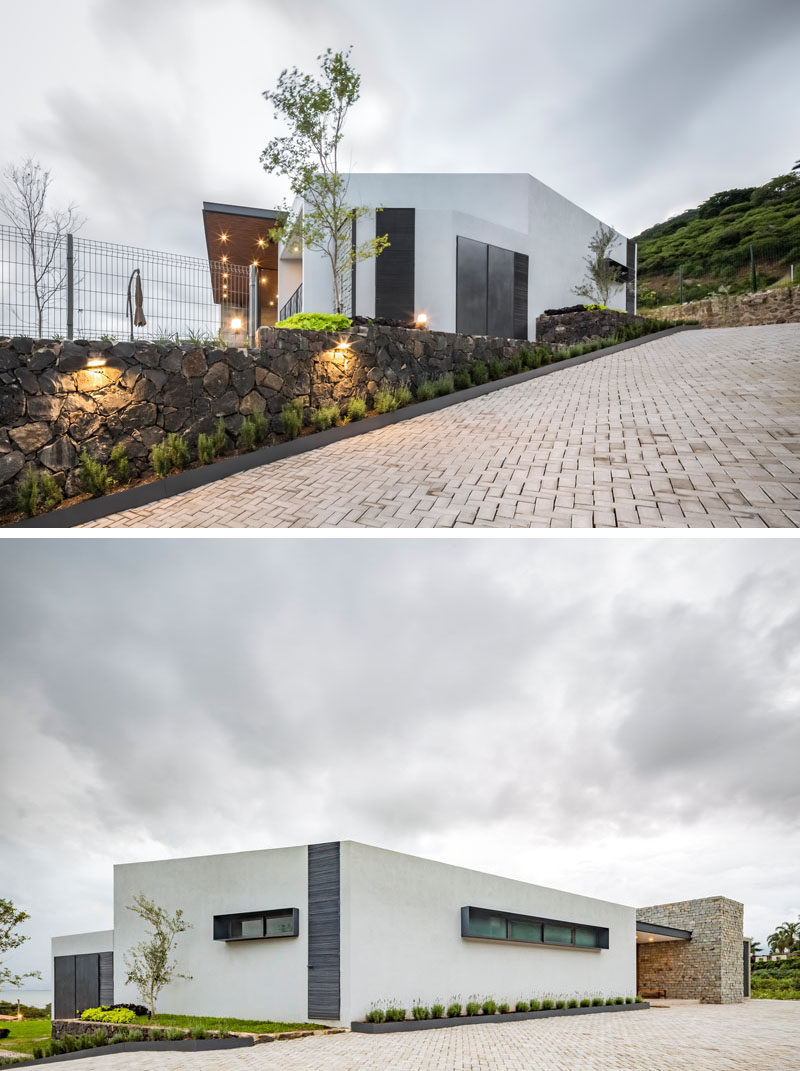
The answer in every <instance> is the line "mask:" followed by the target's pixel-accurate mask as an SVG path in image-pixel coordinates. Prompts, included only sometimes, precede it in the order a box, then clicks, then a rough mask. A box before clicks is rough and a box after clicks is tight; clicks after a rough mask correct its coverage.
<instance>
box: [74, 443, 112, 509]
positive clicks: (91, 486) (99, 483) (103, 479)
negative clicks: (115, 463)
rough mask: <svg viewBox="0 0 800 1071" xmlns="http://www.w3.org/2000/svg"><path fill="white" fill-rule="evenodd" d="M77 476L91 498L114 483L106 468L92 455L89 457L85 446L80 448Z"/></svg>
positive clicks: (98, 495) (100, 493)
mask: <svg viewBox="0 0 800 1071" xmlns="http://www.w3.org/2000/svg"><path fill="white" fill-rule="evenodd" d="M78 477H79V479H80V481H81V487H82V488H83V489H84V491H86V492H88V494H90V495H91V496H92V498H100V497H101V495H104V494H105V493H106V491H108V490H110V489H111V487H113V485H114V481H113V480H112V479H111V477H110V476H109V475H108V468H107V467H106V466H105V465H103V464H101V463H100V462H99V461H96V460H95V459H94V458H93V457H89V454H88V453H87V451H86V448H85V447H84V449H83V450H81V456H80V461H79V464H78Z"/></svg>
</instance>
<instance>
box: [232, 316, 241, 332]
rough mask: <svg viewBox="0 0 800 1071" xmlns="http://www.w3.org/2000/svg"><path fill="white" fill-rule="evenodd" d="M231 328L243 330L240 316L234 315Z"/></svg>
mask: <svg viewBox="0 0 800 1071" xmlns="http://www.w3.org/2000/svg"><path fill="white" fill-rule="evenodd" d="M231 328H232V329H233V330H234V331H241V330H242V321H241V320H240V319H239V317H238V316H234V318H233V319H232V320H231Z"/></svg>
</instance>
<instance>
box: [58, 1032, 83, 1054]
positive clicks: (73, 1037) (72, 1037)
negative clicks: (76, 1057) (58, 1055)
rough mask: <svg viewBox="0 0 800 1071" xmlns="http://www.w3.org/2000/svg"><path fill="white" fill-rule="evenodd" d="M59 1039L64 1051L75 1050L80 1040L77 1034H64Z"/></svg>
mask: <svg viewBox="0 0 800 1071" xmlns="http://www.w3.org/2000/svg"><path fill="white" fill-rule="evenodd" d="M61 1041H62V1042H63V1044H64V1052H77V1051H78V1049H79V1048H80V1040H79V1038H78V1035H77V1034H65V1035H64V1036H63V1038H62V1039H61Z"/></svg>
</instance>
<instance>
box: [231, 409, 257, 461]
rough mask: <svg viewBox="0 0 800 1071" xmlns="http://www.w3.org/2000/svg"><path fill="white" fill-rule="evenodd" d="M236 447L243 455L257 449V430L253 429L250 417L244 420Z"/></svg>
mask: <svg viewBox="0 0 800 1071" xmlns="http://www.w3.org/2000/svg"><path fill="white" fill-rule="evenodd" d="M236 445H237V446H238V448H239V450H241V451H242V452H243V453H247V452H248V451H249V450H253V449H255V445H256V429H255V428H254V427H253V423H252V421H251V420H250V417H244V418H243V420H242V424H241V427H240V428H239V438H238V441H237V444H236Z"/></svg>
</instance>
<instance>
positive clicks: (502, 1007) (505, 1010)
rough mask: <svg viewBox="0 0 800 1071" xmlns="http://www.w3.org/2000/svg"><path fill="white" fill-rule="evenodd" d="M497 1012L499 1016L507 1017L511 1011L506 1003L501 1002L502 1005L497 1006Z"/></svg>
mask: <svg viewBox="0 0 800 1071" xmlns="http://www.w3.org/2000/svg"><path fill="white" fill-rule="evenodd" d="M497 1010H498V1011H499V1012H500V1014H501V1015H508V1013H509V1012H510V1011H511V1005H510V1004H508V1003H507V1002H506V1001H503V1003H502V1004H499V1005H498V1007H497Z"/></svg>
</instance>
